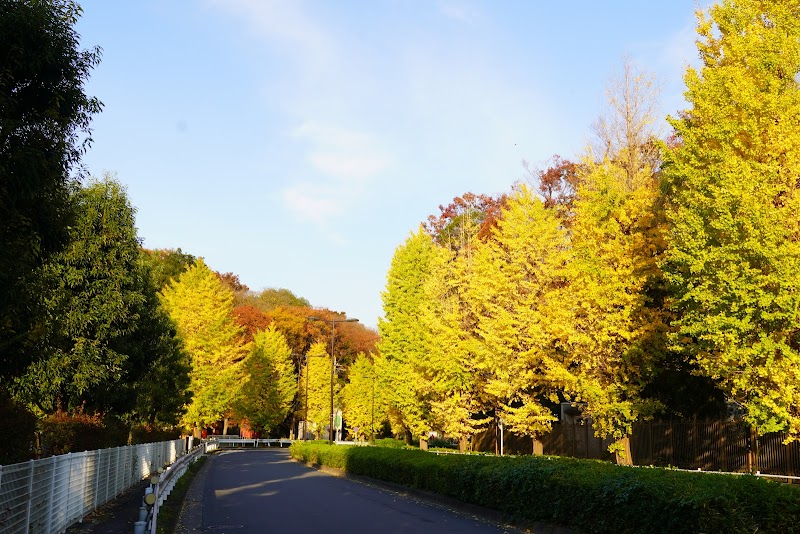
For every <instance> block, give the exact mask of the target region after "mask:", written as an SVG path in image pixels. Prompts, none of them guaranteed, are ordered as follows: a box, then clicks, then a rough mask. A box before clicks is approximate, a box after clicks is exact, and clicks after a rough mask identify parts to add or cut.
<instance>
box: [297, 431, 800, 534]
mask: <svg viewBox="0 0 800 534" xmlns="http://www.w3.org/2000/svg"><path fill="white" fill-rule="evenodd" d="M290 452H291V454H292V456H294V457H295V458H297V459H299V460H302V461H305V462H310V463H312V464H318V465H327V466H330V467H337V468H340V469H344V470H345V471H347V472H348V473H352V474H355V475H363V476H367V477H371V478H374V479H378V480H385V481H388V482H394V483H397V484H403V485H406V486H409V487H413V488H417V489H421V490H425V491H431V492H434V493H439V494H441V495H446V496H448V497H452V498H455V499H458V500H461V501H463V502H466V503H471V504H476V505H479V506H483V507H486V508H491V509H494V510H498V511H500V512H502V513H503V514H504V515H505V516H506V517H507V518H509V519H510V520H512V521H514V520H517V521H523V522H529V521H542V522H545V523H550V524H556V525H562V526H565V527H571V528H575V529H577V530H580V531H584V532H599V533H602V532H615V533H617V532H619V533H625V532H630V533H634V532H649V533H665V534H667V533H670V534H672V533H679V532H687V533H688V532H759V533H762V532H800V523H798V522H797V518H798V517H800V488H798V487H797V486H790V485H786V484H781V483H777V482H772V481H769V480H765V479H762V478H757V477H753V476H730V475H714V474H702V473H686V472H681V471H673V470H668V469H660V468H630V467H623V466H618V465H614V464H611V463H609V462H603V461H598V460H580V459H574V458H557V457H548V456H518V457H496V456H475V455H469V456H466V455H442V456H437V455H435V454H431V453H428V452H424V451H419V450H408V449H393V448H386V447H349V446H343V445H333V446H331V445H328V444H327V443H294V444H293V445H292V446H291V447H290Z"/></svg>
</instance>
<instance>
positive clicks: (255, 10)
mask: <svg viewBox="0 0 800 534" xmlns="http://www.w3.org/2000/svg"><path fill="white" fill-rule="evenodd" d="M207 4H208V5H211V6H213V7H214V8H216V9H219V10H221V11H223V12H225V13H228V14H230V15H234V16H237V17H240V18H241V19H242V20H244V21H245V22H246V24H247V25H248V26H249V28H250V30H251V32H252V33H253V35H254V36H255V37H257V38H259V39H267V40H270V41H273V42H277V43H278V44H279V45H283V46H282V49H283V51H284V52H285V53H287V54H292V55H296V56H299V57H300V58H301V59H302V61H303V62H304V64H305V66H306V67H307V68H311V69H314V70H326V69H330V68H331V67H332V63H333V61H334V59H335V58H336V56H337V52H336V46H335V42H334V40H333V39H331V38H330V37H329V35H328V34H327V33H326V32H325V31H324V28H323V27H322V26H321V25H320V24H318V23H317V22H316V21H315V20H314V19H313V18H312V17H310V16H309V15H308V14H307V12H306V11H305V10H304V9H303V3H302V2H300V1H299V0H298V1H292V2H285V1H282V0H207Z"/></svg>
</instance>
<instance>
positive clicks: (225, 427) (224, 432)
mask: <svg viewBox="0 0 800 534" xmlns="http://www.w3.org/2000/svg"><path fill="white" fill-rule="evenodd" d="M222 435H223V436H227V435H228V418H227V417H226V418H225V420H224V421H223V423H222Z"/></svg>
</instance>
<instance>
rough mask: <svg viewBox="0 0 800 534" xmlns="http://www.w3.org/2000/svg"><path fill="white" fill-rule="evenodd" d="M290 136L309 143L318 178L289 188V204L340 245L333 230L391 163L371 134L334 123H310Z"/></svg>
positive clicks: (286, 193)
mask: <svg viewBox="0 0 800 534" xmlns="http://www.w3.org/2000/svg"><path fill="white" fill-rule="evenodd" d="M289 135H290V136H291V137H294V138H297V140H298V142H302V143H305V144H306V145H308V151H307V155H306V163H307V165H308V166H309V167H310V169H311V170H312V171H315V174H316V175H317V179H316V180H307V181H305V182H303V183H300V184H292V185H289V186H287V187H286V188H284V190H283V191H282V195H281V196H282V200H283V203H284V206H285V207H286V208H287V209H288V210H290V211H291V212H293V213H294V214H295V215H296V216H297V217H298V218H299V219H301V220H304V221H307V222H311V223H314V224H316V225H317V226H318V227H319V228H320V229H321V230H322V231H323V232H324V233H326V235H328V237H330V238H332V239H335V240H337V241H340V240H341V239H340V238H339V237H338V236H337V235H336V234H335V233H334V232H332V231H331V230H330V228H331V226H332V224H333V222H334V221H335V219H337V218H338V217H342V216H344V215H345V214H346V213H347V212H348V207H350V206H352V205H353V204H354V203H355V202H357V201H358V200H359V198H360V197H361V196H363V194H364V192H365V189H366V187H367V185H368V184H369V182H370V181H372V180H373V179H374V178H375V177H376V176H377V175H378V174H379V173H381V172H382V171H384V170H385V169H386V168H387V167H388V166H389V164H390V159H389V158H388V156H386V155H385V154H384V153H383V151H381V150H380V149H379V148H378V147H377V143H376V142H375V141H374V140H373V139H372V137H371V136H369V135H367V134H364V133H362V132H357V131H354V130H350V129H347V128H340V127H338V126H334V125H332V124H326V123H321V122H316V121H308V122H305V123H303V124H301V125H300V126H298V127H297V128H294V129H293V130H291V132H290V133H289Z"/></svg>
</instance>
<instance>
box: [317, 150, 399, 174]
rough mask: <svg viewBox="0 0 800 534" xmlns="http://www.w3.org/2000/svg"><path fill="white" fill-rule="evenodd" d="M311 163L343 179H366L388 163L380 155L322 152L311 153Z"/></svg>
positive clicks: (322, 170)
mask: <svg viewBox="0 0 800 534" xmlns="http://www.w3.org/2000/svg"><path fill="white" fill-rule="evenodd" d="M311 163H312V164H313V165H314V167H315V168H317V169H318V170H319V171H321V172H322V173H324V174H327V175H331V176H336V177H338V178H340V179H341V180H343V181H354V180H356V181H364V180H367V179H369V178H371V177H373V176H375V175H376V174H377V173H379V172H380V171H382V170H383V169H385V168H386V167H387V165H388V162H387V159H386V158H384V157H382V156H380V155H363V156H359V155H354V154H345V153H324V152H316V153H313V154H311Z"/></svg>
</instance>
